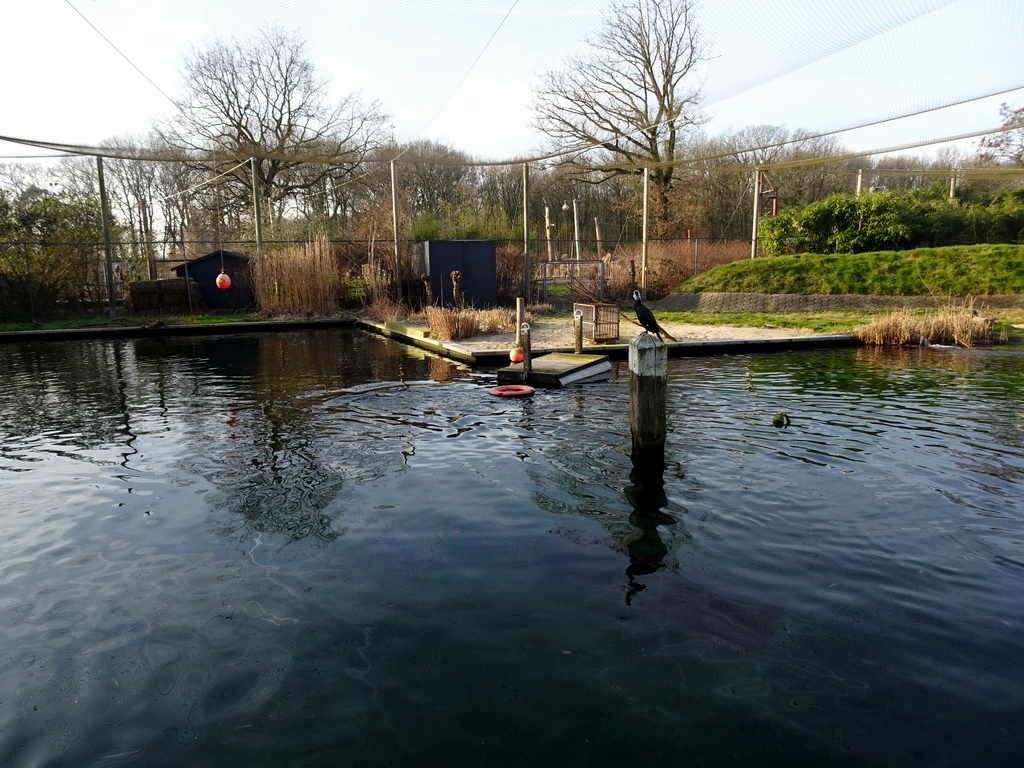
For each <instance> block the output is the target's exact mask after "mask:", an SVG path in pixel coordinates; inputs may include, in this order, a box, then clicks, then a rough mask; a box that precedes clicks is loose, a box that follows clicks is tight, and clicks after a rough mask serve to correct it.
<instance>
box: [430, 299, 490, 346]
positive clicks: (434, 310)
mask: <svg viewBox="0 0 1024 768" xmlns="http://www.w3.org/2000/svg"><path fill="white" fill-rule="evenodd" d="M424 312H425V313H426V315H427V324H428V325H429V326H430V333H431V335H432V336H433V337H434V338H435V339H440V340H441V341H458V340H459V339H468V338H470V337H472V336H476V335H477V334H478V333H479V332H480V311H479V310H476V309H449V308H447V307H427V308H426V309H425V310H424Z"/></svg>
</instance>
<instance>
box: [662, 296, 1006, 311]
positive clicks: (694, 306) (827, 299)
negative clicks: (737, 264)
mask: <svg viewBox="0 0 1024 768" xmlns="http://www.w3.org/2000/svg"><path fill="white" fill-rule="evenodd" d="M971 301H973V302H974V303H973V306H974V308H975V309H977V310H978V311H983V310H985V309H986V308H991V309H1013V308H1018V307H1020V308H1024V294H1019V293H1014V294H1007V295H1001V296H974V297H971V298H956V297H954V298H950V297H947V296H936V297H933V296H867V295H861V294H811V295H804V294H798V293H672V294H669V295H668V296H666V297H665V298H664V299H661V300H659V301H653V302H650V304H651V306H652V307H654V308H655V309H658V310H660V311H671V310H676V311H684V310H696V311H699V312H800V311H807V310H829V309H888V308H893V309H896V308H900V307H934V306H944V305H946V304H949V303H951V302H956V303H963V304H965V305H966V304H967V303H969V302H971Z"/></svg>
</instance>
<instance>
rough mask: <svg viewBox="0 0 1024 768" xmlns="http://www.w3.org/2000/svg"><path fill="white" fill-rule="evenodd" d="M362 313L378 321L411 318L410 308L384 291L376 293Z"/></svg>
mask: <svg viewBox="0 0 1024 768" xmlns="http://www.w3.org/2000/svg"><path fill="white" fill-rule="evenodd" d="M362 313H363V314H364V315H366V316H367V317H368V318H370V319H371V320H375V321H377V322H378V323H387V322H391V321H395V322H397V321H401V320H407V319H408V318H409V308H408V307H407V306H405V305H404V304H402V303H401V302H398V301H395V300H394V299H393V298H391V297H390V296H388V295H387V294H384V293H379V294H375V295H374V296H373V298H371V299H370V301H369V303H367V304H366V305H365V306H364V307H363V309H362Z"/></svg>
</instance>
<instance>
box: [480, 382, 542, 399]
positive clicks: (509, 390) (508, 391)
mask: <svg viewBox="0 0 1024 768" xmlns="http://www.w3.org/2000/svg"><path fill="white" fill-rule="evenodd" d="M535 391H536V390H534V388H533V387H528V386H526V385H525V384H505V385H503V386H500V387H495V388H494V389H491V390H489V394H492V395H497V396H498V397H525V396H526V395H532V394H533V393H534V392H535Z"/></svg>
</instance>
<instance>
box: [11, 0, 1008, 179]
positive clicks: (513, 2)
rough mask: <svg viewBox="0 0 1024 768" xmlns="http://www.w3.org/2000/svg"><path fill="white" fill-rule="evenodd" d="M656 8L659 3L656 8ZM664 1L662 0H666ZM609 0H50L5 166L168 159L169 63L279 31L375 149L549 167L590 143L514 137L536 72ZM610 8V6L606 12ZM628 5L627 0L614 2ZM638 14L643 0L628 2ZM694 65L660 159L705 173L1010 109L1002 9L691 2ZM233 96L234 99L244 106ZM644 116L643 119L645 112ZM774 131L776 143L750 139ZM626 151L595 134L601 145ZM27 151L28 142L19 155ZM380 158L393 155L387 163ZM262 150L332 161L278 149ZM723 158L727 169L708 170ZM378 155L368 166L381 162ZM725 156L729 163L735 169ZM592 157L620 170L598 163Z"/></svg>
mask: <svg viewBox="0 0 1024 768" xmlns="http://www.w3.org/2000/svg"><path fill="white" fill-rule="evenodd" d="M666 2H667V0H666ZM675 2H676V3H679V2H680V0H675ZM612 5H613V4H612V2H610V0H559V1H558V2H556V1H555V0H365V1H363V0H348V1H347V2H344V3H331V2H318V1H317V0H293V1H292V2H288V3H280V2H277V1H276V0H275V1H274V2H271V1H270V0H176V1H175V2H173V3H172V2H169V1H166V0H161V1H159V2H156V1H154V2H146V3H139V2H137V0H91V1H90V2H88V3H86V2H84V0H67V1H66V2H63V3H58V2H50V3H19V4H17V7H14V8H11V9H8V11H6V12H5V30H6V33H7V34H6V35H5V44H4V46H3V47H2V48H0V62H2V66H3V70H4V71H5V72H6V73H9V74H8V76H7V77H6V78H5V80H6V83H5V90H6V91H7V94H6V99H5V101H6V108H5V110H4V117H3V118H0V140H2V141H3V142H6V143H5V144H4V146H5V147H6V148H7V152H6V153H4V154H6V156H7V157H8V159H10V158H12V157H23V156H25V155H26V154H30V155H31V156H39V155H46V154H48V153H69V154H85V155H97V156H104V157H113V158H130V159H146V160H158V161H161V160H166V161H180V160H185V159H206V158H204V157H203V156H204V150H203V148H202V147H200V146H197V147H192V148H181V147H179V148H177V149H171V148H169V147H168V146H166V144H164V143H162V142H161V141H160V140H159V138H158V137H157V135H156V134H154V132H153V129H154V127H155V126H158V125H161V124H162V121H167V120H173V118H174V115H175V114H176V113H178V112H179V111H180V107H181V106H182V100H183V99H184V98H186V94H187V93H188V90H187V87H186V86H187V85H188V84H187V82H185V81H184V80H183V75H182V62H183V58H184V57H186V56H188V55H190V53H193V54H194V53H195V52H196V51H201V50H203V49H204V48H208V47H209V46H210V45H211V44H212V43H213V42H215V41H217V40H230V39H235V40H242V39H245V38H247V37H250V36H252V35H255V34H257V33H258V32H259V31H260V30H266V29H268V28H278V29H284V30H289V33H294V34H295V35H296V36H297V37H299V38H301V39H302V40H304V41H305V44H306V53H307V55H308V56H309V59H310V60H311V61H312V62H313V63H314V64H315V66H316V68H317V74H318V75H322V76H323V79H324V86H323V88H324V93H325V94H330V98H331V99H333V100H335V101H337V100H339V99H342V98H344V97H345V96H346V95H348V94H354V93H358V94H359V95H360V98H362V99H364V100H365V101H366V102H367V103H373V102H376V103H377V104H378V105H379V109H380V112H381V114H384V115H387V116H388V117H387V125H386V131H387V133H388V134H389V135H390V137H391V139H392V141H393V145H394V146H396V147H401V146H404V145H406V144H408V143H409V142H412V141H415V140H420V139H426V140H431V141H436V142H440V143H443V144H445V145H449V146H452V147H454V148H456V149H458V150H460V151H462V152H465V153H467V154H468V155H470V156H471V157H472V158H475V160H474V162H475V163H477V164H510V163H522V162H529V161H533V162H540V161H557V160H559V159H563V158H567V157H575V156H577V155H578V154H579V153H580V152H583V151H586V150H587V149H589V147H588V145H586V144H572V145H567V144H565V143H562V144H560V145H556V144H553V143H552V142H551V141H550V140H548V139H547V138H546V137H545V136H544V135H543V134H541V133H540V132H539V131H537V130H536V129H535V128H534V127H533V126H532V123H533V120H534V118H535V112H534V102H533V101H532V100H533V98H534V96H535V89H536V87H537V84H538V82H539V79H540V78H542V76H543V73H544V72H545V71H558V70H559V69H560V68H563V67H565V66H567V63H568V62H570V61H572V59H573V57H575V58H576V60H584V59H586V57H588V56H591V55H594V54H595V52H596V49H595V47H594V45H593V43H594V41H595V40H597V39H598V38H599V36H600V35H601V32H602V29H603V28H604V27H603V26H602V25H603V24H604V23H605V22H604V20H606V19H607V18H609V13H610V12H611V9H612ZM620 5H621V3H620ZM630 5H637V2H636V0H627V2H626V6H630ZM641 5H642V3H641ZM692 14H693V19H694V22H695V24H696V25H697V28H698V29H699V33H700V39H701V41H702V42H703V44H704V46H705V48H704V50H705V52H706V57H705V58H704V60H703V61H701V62H700V63H699V65H698V66H697V67H695V68H694V70H693V71H692V72H691V73H690V75H688V76H687V78H688V79H687V82H686V83H685V87H686V88H688V89H696V90H698V91H699V94H700V98H699V108H700V115H701V121H700V126H699V130H700V132H701V134H702V135H704V136H721V135H729V136H732V137H733V140H732V141H731V142H729V143H728V144H727V146H723V147H721V148H719V150H716V151H709V150H708V145H707V143H701V144H685V143H684V147H690V149H685V148H684V149H683V151H681V152H680V153H677V154H676V156H674V157H672V158H671V159H670V160H668V161H666V162H671V163H672V164H673V165H679V166H685V165H695V164H700V165H701V166H702V167H703V168H705V169H715V168H718V169H728V170H743V169H745V168H755V167H760V168H772V167H789V166H793V165H814V164H818V163H822V162H825V161H828V160H834V159H841V158H844V157H856V156H864V155H879V154H884V153H887V152H894V151H902V150H907V149H911V148H923V147H936V146H941V145H945V144H948V143H950V142H960V144H961V145H963V144H964V142H967V141H968V140H972V139H973V140H977V138H978V137H982V136H985V135H988V134H990V133H993V132H997V131H1000V130H1002V129H1003V128H1005V126H1004V123H1003V120H1001V119H1000V113H999V105H1000V104H1001V103H1003V102H1006V103H1010V104H1011V105H1014V106H1016V105H1024V90H1022V89H1024V46H1022V45H1021V44H1020V43H1021V33H1022V32H1024V2H1020V0H895V1H894V0H860V1H859V2H856V3H823V2H818V0H761V2H757V3H753V2H750V1H749V0H714V1H713V2H712V1H711V0H695V1H694V2H693V3H692ZM244 96H245V94H239V97H240V98H244ZM649 119H650V120H651V121H657V119H658V116H657V115H651V116H650V118H649ZM758 126H783V127H785V129H786V133H785V134H784V135H782V136H781V137H780V135H779V134H778V133H777V132H776V133H773V132H770V131H768V132H766V131H758V130H754V129H755V128H756V127H758ZM824 137H834V138H835V139H836V141H835V142H832V143H828V144H825V145H823V146H825V147H826V150H825V152H824V154H823V155H822V156H815V155H814V153H804V155H802V156H801V157H799V158H795V159H794V158H792V157H787V158H785V159H784V160H776V159H774V157H773V154H772V150H774V149H778V148H779V147H780V146H785V145H787V144H790V143H793V142H794V141H802V142H807V141H808V140H809V139H813V138H824ZM616 139H619V140H628V136H625V137H614V136H607V137H600V140H602V141H612V140H616ZM28 148H31V149H28ZM397 151H398V150H396V152H397ZM251 153H252V154H254V155H256V154H258V155H259V156H260V157H263V158H271V157H280V158H286V159H287V160H289V161H309V162H318V163H324V162H334V161H337V162H348V161H350V160H351V158H350V157H348V156H346V155H345V154H344V153H340V152H339V153H338V156H337V157H335V156H333V155H332V154H331V153H330V152H324V151H323V150H322V149H320V150H316V151H313V150H309V149H303V148H301V147H296V146H289V145H287V144H278V145H260V146H254V147H252V152H251ZM726 155H728V156H729V157H730V158H731V159H732V160H731V162H730V163H728V164H725V163H718V162H717V161H718V160H719V159H720V158H721V157H724V156H726ZM394 157H395V153H391V154H390V155H389V154H388V153H386V152H385V153H380V154H378V155H376V156H375V158H374V159H376V160H380V161H387V160H389V159H394ZM737 158H739V159H740V161H741V162H739V163H737V162H736V159H737ZM604 162H608V163H612V164H618V165H620V166H621V165H623V164H624V163H625V164H627V165H628V164H629V162H630V161H629V160H625V161H624V160H623V159H622V158H618V159H616V158H615V157H614V156H611V155H606V156H605V157H604Z"/></svg>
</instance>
